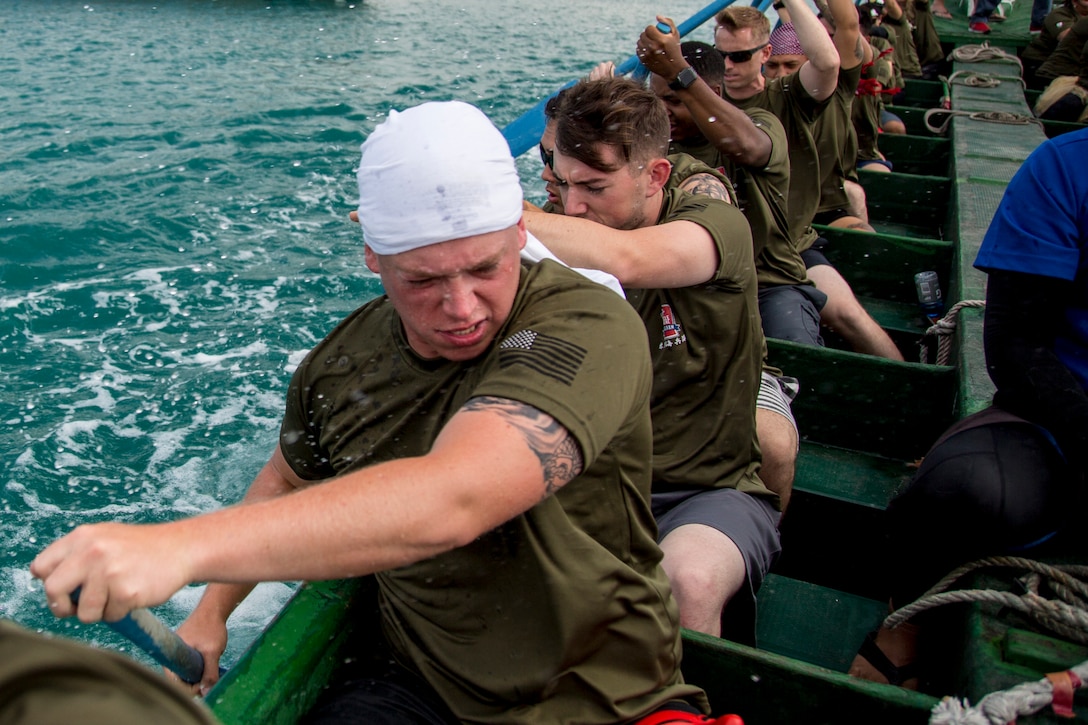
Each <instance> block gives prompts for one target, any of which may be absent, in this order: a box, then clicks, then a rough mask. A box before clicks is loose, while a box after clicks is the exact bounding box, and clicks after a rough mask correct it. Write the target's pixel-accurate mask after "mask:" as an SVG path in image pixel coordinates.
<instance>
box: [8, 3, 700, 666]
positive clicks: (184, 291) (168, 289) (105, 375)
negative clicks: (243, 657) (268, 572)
mask: <svg viewBox="0 0 1088 725" xmlns="http://www.w3.org/2000/svg"><path fill="white" fill-rule="evenodd" d="M703 4H704V3H703V2H702V0H697V1H696V2H692V1H690V0H683V1H679V0H678V1H677V2H672V3H670V4H669V5H668V6H667V7H666V6H662V5H660V4H657V3H650V2H647V1H646V0H625V1H624V2H618V1H616V0H613V1H611V2H608V1H605V0H577V1H575V0H561V1H559V2H551V3H548V4H546V5H545V4H541V5H537V6H526V7H513V6H512V5H510V4H500V3H491V2H485V1H484V0H464V1H462V2H445V1H443V0H438V1H437V2H427V3H408V2H396V1H393V0H371V1H368V2H365V3H364V2H344V1H334V0H323V1H322V0H311V1H309V2H306V1H304V0H296V1H293V2H292V1H290V0H263V1H258V0H220V1H218V2H217V1H213V0H203V1H196V0H189V1H185V0H163V2H161V3H159V4H153V3H151V2H146V1H144V2H138V1H137V0H131V1H122V0H112V1H109V2H88V1H87V0H82V1H79V2H69V1H67V0H54V1H48V0H41V1H34V2H18V1H17V0H4V2H3V4H2V5H0V109H2V111H0V113H2V116H0V381H2V382H0V424H2V425H0V460H2V463H3V467H2V470H3V475H2V476H0V512H2V517H0V540H2V541H3V542H4V547H3V558H2V561H0V616H2V617H7V618H10V619H14V620H16V621H18V622H21V623H23V624H24V625H26V626H29V627H31V628H34V629H39V630H49V631H52V632H57V633H63V634H64V635H67V636H71V637H75V638H78V639H82V640H84V641H89V642H92V643H95V644H99V645H103V646H108V647H111V648H114V649H127V648H126V645H125V643H124V642H123V641H122V640H121V639H120V638H119V637H117V636H116V635H113V634H112V632H110V631H109V630H108V629H106V628H105V627H103V626H101V625H91V626H86V625H80V624H79V623H78V622H76V621H75V620H65V621H63V622H61V621H57V620H55V619H54V618H53V617H52V616H51V615H49V614H48V612H47V610H46V608H45V606H44V597H43V596H42V593H41V588H40V586H37V585H36V584H35V582H33V581H32V579H31V578H30V575H29V573H28V571H27V567H28V565H29V563H30V561H31V560H32V559H33V557H34V556H35V555H36V554H37V552H38V551H39V550H40V549H41V548H42V547H43V546H45V545H46V544H47V543H49V542H50V541H52V540H53V539H54V538H56V537H57V536H59V535H62V534H64V533H65V532H67V531H69V530H70V529H72V528H73V527H75V526H77V525H79V524H82V523H88V522H98V521H107V520H118V521H126V522H155V521H166V520H171V519H174V518H178V517H181V516H187V515H191V514H196V513H199V512H202V511H208V510H211V509H215V508H217V507H220V506H223V505H226V504H229V503H231V502H233V501H235V500H237V499H238V498H240V496H241V495H242V493H243V492H244V491H245V489H246V487H247V486H248V484H249V482H250V480H251V478H252V477H253V475H254V474H256V472H257V471H258V469H259V468H260V467H261V465H262V464H263V463H264V461H265V460H267V457H268V454H269V453H270V451H271V450H272V448H273V446H274V445H275V440H276V432H277V428H278V422H279V418H280V414H281V411H282V407H281V406H282V398H283V393H284V390H285V388H286V385H287V382H288V380H289V378H290V373H291V371H292V369H293V366H294V365H295V364H297V362H298V361H299V360H300V359H301V357H302V356H303V355H304V354H305V352H306V351H307V350H308V349H309V348H310V347H311V346H312V345H313V344H314V343H315V342H317V341H318V340H319V339H321V338H322V337H323V336H324V335H325V333H326V332H327V331H328V330H329V329H331V327H332V326H333V324H334V323H335V322H336V321H337V320H339V319H340V318H341V317H342V316H343V315H345V314H346V313H347V312H348V311H350V310H351V309H353V308H354V307H356V306H358V305H359V304H360V303H361V302H363V301H365V300H366V299H369V298H370V297H373V296H374V295H376V294H379V293H380V287H379V285H378V283H377V281H376V280H375V279H374V278H373V276H372V275H371V274H370V273H369V272H368V271H367V270H366V269H365V267H364V266H363V263H362V248H361V242H360V236H359V232H358V229H357V228H356V227H354V225H352V224H350V223H349V222H348V221H347V213H348V211H349V210H350V209H351V208H352V207H353V206H354V204H355V202H356V200H357V191H356V187H355V179H354V173H353V170H354V167H355V163H356V161H357V158H358V148H359V144H360V143H361V142H362V140H363V139H364V138H365V137H366V134H367V133H368V132H369V131H371V130H372V129H373V128H374V126H375V125H376V124H377V123H379V122H380V121H381V120H382V119H383V118H384V117H385V115H386V114H387V112H388V110H389V109H390V108H403V107H407V106H410V105H414V104H416V103H419V102H422V101H427V100H446V99H460V100H465V101H469V102H472V103H475V104H477V105H479V106H480V107H481V108H483V109H484V110H485V111H486V112H487V113H488V114H489V115H490V116H491V117H492V118H493V119H494V120H495V122H496V123H497V124H498V125H500V126H502V125H504V124H506V123H508V122H510V121H512V120H514V119H515V118H516V117H517V116H518V115H519V114H520V113H521V112H522V111H523V110H525V109H526V108H528V107H529V106H531V105H532V104H533V103H535V102H536V101H538V100H540V99H541V98H543V97H545V96H546V95H548V94H549V93H551V92H552V91H554V90H555V89H556V88H558V87H560V86H561V85H563V84H564V83H565V82H567V81H568V80H570V79H572V78H575V77H577V76H580V75H582V74H584V73H585V72H587V71H588V70H589V69H590V68H592V66H593V65H594V64H595V63H596V62H597V61H599V60H605V59H608V60H616V61H619V60H621V59H624V58H626V57H627V56H628V55H630V54H631V53H632V52H633V49H634V41H635V39H636V38H637V36H638V33H639V32H641V30H642V28H643V27H645V25H646V24H647V23H649V22H651V21H652V18H653V16H654V14H655V13H657V12H662V13H666V14H669V15H671V16H672V17H674V18H676V19H677V20H678V21H679V20H681V19H683V18H686V17H688V16H689V15H691V14H693V13H694V12H695V11H696V10H698V9H700V8H701V7H702V5H703ZM709 36H710V31H709V30H708V29H703V30H700V31H698V32H697V33H696V34H695V35H694V36H692V37H694V38H697V39H700V40H709V39H710V37H709ZM453 132H455V130H452V129H451V133H453ZM518 163H519V169H520V171H521V173H522V178H523V181H524V182H525V187H526V191H527V194H528V196H529V198H530V199H533V200H535V201H538V202H540V201H542V200H543V194H542V193H541V185H540V183H539V182H538V179H537V176H538V174H539V172H540V162H539V160H538V159H537V158H536V153H535V151H532V152H530V153H528V154H526V155H524V156H523V157H522V158H520V159H519V160H518ZM200 591H201V588H200V587H198V586H194V587H190V588H187V589H185V590H183V591H182V592H180V593H179V594H178V595H177V596H175V597H174V598H173V599H172V600H171V601H170V602H168V603H167V604H165V605H163V606H162V607H160V608H158V609H157V610H156V611H157V612H158V613H159V614H160V615H161V616H162V617H163V618H164V619H165V620H166V621H167V622H168V623H170V624H171V625H176V624H177V623H179V622H180V621H181V620H182V619H183V618H184V617H185V615H186V614H187V612H188V611H190V610H191V609H192V607H193V606H194V605H195V603H196V601H197V599H198V598H199V595H200ZM291 591H292V586H291V585H289V584H267V585H262V586H261V587H260V588H259V589H258V592H257V594H256V595H255V596H253V597H251V598H250V600H251V601H250V602H248V603H247V604H246V605H244V606H243V608H242V609H240V610H239V612H237V613H236V615H235V616H234V617H233V618H232V620H231V622H230V627H231V632H232V643H231V646H230V649H228V652H227V658H226V664H230V663H231V662H233V661H234V660H235V659H236V658H237V657H238V655H239V654H240V653H241V650H242V648H243V647H244V646H245V645H246V644H248V643H249V642H250V641H251V640H252V638H253V637H254V636H255V635H256V633H257V632H259V631H260V629H261V627H262V626H263V625H264V624H265V623H266V622H267V620H268V619H269V618H270V617H271V616H272V615H273V614H274V613H275V611H277V609H278V608H279V606H280V605H281V604H282V603H283V602H284V601H286V599H287V597H288V596H289V595H290V592H291Z"/></svg>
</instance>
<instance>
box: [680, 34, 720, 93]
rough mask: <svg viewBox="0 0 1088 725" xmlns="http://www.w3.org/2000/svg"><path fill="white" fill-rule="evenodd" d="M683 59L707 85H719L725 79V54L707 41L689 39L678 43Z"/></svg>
mask: <svg viewBox="0 0 1088 725" xmlns="http://www.w3.org/2000/svg"><path fill="white" fill-rule="evenodd" d="M680 52H681V53H683V55H684V60H686V61H687V62H688V65H690V66H691V67H692V69H693V70H694V71H695V72H696V73H698V74H699V77H700V78H702V79H703V80H704V81H706V82H707V84H708V85H711V86H713V85H719V86H720V85H721V84H722V81H723V80H724V79H725V56H723V55H722V54H721V53H720V52H718V49H717V48H715V47H714V46H713V45H710V44H709V43H701V42H699V41H698V40H689V41H687V42H685V43H681V44H680Z"/></svg>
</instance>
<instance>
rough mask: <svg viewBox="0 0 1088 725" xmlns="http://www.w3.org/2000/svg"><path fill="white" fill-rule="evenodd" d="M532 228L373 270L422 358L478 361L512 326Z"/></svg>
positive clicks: (424, 252) (384, 262) (454, 244)
mask: <svg viewBox="0 0 1088 725" xmlns="http://www.w3.org/2000/svg"><path fill="white" fill-rule="evenodd" d="M523 246H525V225H524V222H521V221H519V222H518V223H517V225H515V226H512V227H509V228H507V229H503V230H500V231H497V232H490V233H488V234H479V235H476V236H472V237H465V238H463V239H455V240H453V241H449V242H442V243H440V244H432V245H430V246H427V247H421V248H420V249H414V250H412V251H410V252H402V253H401V254H393V255H384V256H379V255H377V254H374V253H373V252H372V251H371V250H370V248H369V247H368V248H367V250H366V264H367V267H369V268H370V270H371V271H372V272H375V273H377V274H379V275H381V278H382V285H383V286H384V287H385V293H386V295H387V296H388V297H389V300H390V301H391V302H392V303H393V307H394V308H395V309H396V310H397V314H398V315H399V316H400V319H401V324H402V325H403V326H404V333H405V336H406V337H407V338H408V344H409V345H411V346H412V349H413V350H415V351H416V353H418V354H419V355H420V356H421V357H424V358H429V359H431V358H445V359H447V360H471V359H473V358H475V357H477V356H479V355H480V354H482V353H483V352H484V351H485V350H486V349H487V347H488V346H489V345H490V344H491V342H492V341H493V340H494V339H495V335H496V334H498V331H499V328H500V327H502V325H503V323H505V322H506V318H507V317H508V316H509V315H510V309H511V307H513V304H514V297H515V295H516V294H517V288H518V278H519V275H520V266H521V263H520V260H519V257H518V253H519V252H520V251H521V248H522V247H523Z"/></svg>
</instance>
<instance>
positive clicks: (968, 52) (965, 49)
mask: <svg viewBox="0 0 1088 725" xmlns="http://www.w3.org/2000/svg"><path fill="white" fill-rule="evenodd" d="M945 60H955V61H959V62H960V63H981V62H983V61H988V60H991V61H992V60H997V61H1005V62H1008V63H1015V64H1016V67H1017V68H1019V69H1020V75H1021V76H1023V75H1024V64H1023V63H1021V62H1020V59H1019V58H1017V57H1016V56H1015V55H1013V54H1012V53H1009V52H1007V51H1004V50H1002V49H1001V48H991V47H990V42H989V41H986V42H984V43H982V45H961V46H960V47H958V48H956V49H954V50H953V51H952V52H951V53H949V54H948V57H947V58H945Z"/></svg>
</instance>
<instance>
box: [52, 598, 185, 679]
mask: <svg viewBox="0 0 1088 725" xmlns="http://www.w3.org/2000/svg"><path fill="white" fill-rule="evenodd" d="M77 602H79V589H76V590H75V591H74V592H72V603H73V604H76V603H77ZM105 624H106V626H108V627H109V628H110V629H112V630H113V631H114V632H117V633H118V634H120V635H122V636H124V637H127V638H128V639H129V640H130V641H131V642H132V643H133V644H135V645H136V646H137V647H139V648H140V649H142V650H143V651H144V652H147V653H148V654H149V655H151V658H152V659H154V660H155V661H156V662H158V663H159V664H160V665H162V666H163V667H165V668H166V669H168V670H170V671H171V672H173V673H174V674H176V675H177V676H178V677H180V678H181V679H182V680H184V681H185V682H188V683H189V684H190V685H193V684H196V683H197V682H200V679H201V678H202V677H203V676H204V656H203V655H202V654H200V653H199V652H197V651H196V650H195V649H193V648H192V647H190V646H189V645H187V644H186V643H185V640H183V639H182V638H181V637H179V636H178V635H177V633H176V632H174V630H172V629H170V628H169V627H167V626H166V625H165V624H164V623H163V621H162V620H161V619H159V618H158V617H156V616H155V615H154V614H152V613H151V612H149V611H148V610H146V609H133V610H132V611H131V612H129V613H128V614H126V615H125V616H124V617H123V618H121V619H119V620H117V621H116V622H106V623H105Z"/></svg>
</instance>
